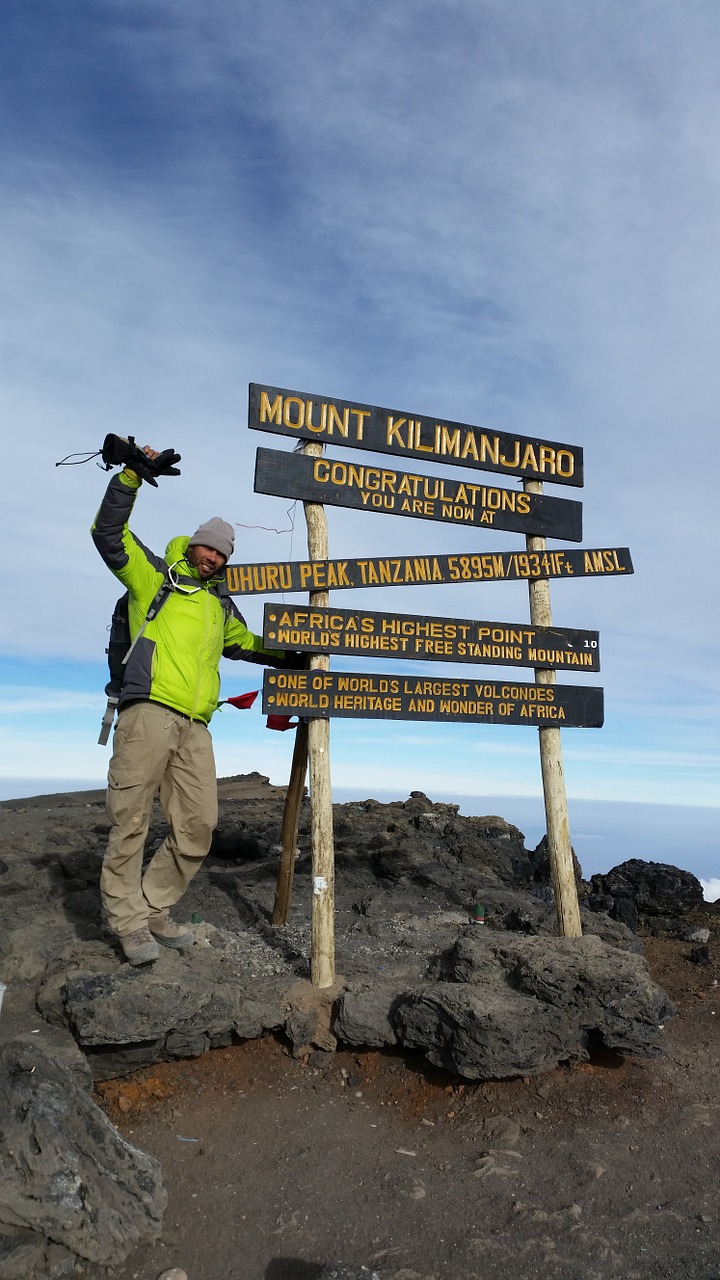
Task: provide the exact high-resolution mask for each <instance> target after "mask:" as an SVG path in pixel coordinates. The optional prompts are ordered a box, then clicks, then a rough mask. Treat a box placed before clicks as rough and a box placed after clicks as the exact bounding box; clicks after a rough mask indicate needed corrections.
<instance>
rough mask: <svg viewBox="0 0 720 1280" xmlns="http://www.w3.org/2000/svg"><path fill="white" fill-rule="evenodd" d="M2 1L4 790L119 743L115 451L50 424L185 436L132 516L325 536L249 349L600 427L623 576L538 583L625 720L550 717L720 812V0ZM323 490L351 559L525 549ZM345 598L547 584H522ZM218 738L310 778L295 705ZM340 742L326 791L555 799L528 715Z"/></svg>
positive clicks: (176, 439) (418, 405)
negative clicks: (256, 419) (288, 466)
mask: <svg viewBox="0 0 720 1280" xmlns="http://www.w3.org/2000/svg"><path fill="white" fill-rule="evenodd" d="M0 35H1V36H2V38H1V39H0V63H1V65H0V110H1V111H2V122H3V136H4V139H5V147H4V152H3V159H2V166H3V173H2V194H1V195H0V232H1V234H0V244H1V245H2V250H1V253H2V262H1V267H0V269H1V272H2V290H3V297H4V307H3V318H2V326H3V341H2V357H1V360H2V379H1V386H0V396H1V397H2V414H3V419H4V423H5V426H4V433H3V434H4V441H5V451H4V474H5V501H4V511H5V538H4V550H5V556H4V560H5V572H4V578H5V596H6V601H8V602H9V603H8V604H6V607H5V609H4V610H3V611H2V623H1V628H2V629H1V631H0V693H1V695H2V704H1V705H2V724H1V725H0V778H2V779H3V787H4V790H5V794H11V793H12V780H13V779H16V780H18V781H19V780H20V779H23V780H27V779H33V778H38V779H43V778H59V777H60V778H67V779H72V778H75V779H78V780H81V779H82V780H93V779H98V780H99V779H102V777H103V776H104V772H105V768H106V764H107V755H106V753H103V751H102V749H101V748H99V747H97V746H96V745H95V737H96V726H97V724H98V723H99V719H100V716H101V714H102V706H103V698H102V685H103V683H104V672H103V666H102V651H103V647H104V644H105V642H106V630H105V628H106V625H107V621H108V616H109V613H110V612H111V609H112V604H113V601H114V599H115V597H116V595H117V591H116V588H115V584H114V582H113V580H112V578H111V576H110V575H109V574H108V573H107V571H106V570H105V569H104V567H103V565H102V564H101V563H100V561H99V559H98V558H97V556H96V553H95V552H94V549H93V548H92V545H91V543H90V541H89V539H88V533H87V530H88V526H89V524H90V521H91V519H92V515H93V513H94V510H95V508H96V506H97V504H98V502H99V499H100V496H101V493H102V490H103V487H104V483H105V476H104V474H103V473H102V472H101V471H99V470H97V468H96V467H95V465H94V464H92V463H91V464H90V465H88V466H85V467H78V468H74V469H71V468H66V469H56V468H55V466H54V464H55V462H56V461H57V460H58V459H59V458H61V457H63V456H64V455H65V454H67V453H69V452H71V451H73V450H88V449H93V448H97V447H98V446H99V444H100V443H101V441H102V438H103V437H104V435H105V434H106V432H108V431H115V432H117V433H119V434H123V435H126V434H128V433H132V434H134V435H136V436H137V438H138V439H139V440H141V441H142V442H146V441H148V442H151V443H153V444H154V445H156V446H157V447H158V448H164V447H166V446H168V445H173V446H174V447H175V448H176V449H177V450H178V451H179V452H180V453H181V454H182V455H183V462H182V476H181V477H180V478H179V479H175V480H168V481H166V482H165V484H161V488H160V489H158V490H157V491H152V492H150V491H149V490H144V491H143V492H142V494H141V496H140V499H139V502H138V505H137V507H136V516H135V528H136V530H137V532H138V534H139V535H140V536H141V537H142V539H143V540H144V541H145V542H147V543H149V544H150V545H152V546H155V547H157V548H159V549H162V547H164V545H165V542H166V541H167V540H168V538H169V536H170V535H172V534H174V533H178V532H191V531H192V529H193V528H195V526H196V525H197V524H198V523H199V522H200V521H201V520H204V519H207V518H208V516H209V515H211V514H216V513H219V514H222V515H223V516H224V517H225V518H227V519H229V520H231V521H233V522H235V523H236V524H237V526H238V529H237V534H238V538H237V554H236V557H235V558H236V559H240V560H270V559H299V558H302V557H303V556H304V554H305V533H304V522H303V517H302V513H301V511H300V510H295V511H290V513H288V507H290V505H291V504H290V503H289V502H286V501H284V500H283V499H277V498H271V497H265V496H262V495H256V494H254V493H253V491H252V473H253V461H254V454H255V449H256V448H257V447H258V445H264V446H268V444H270V445H271V447H277V448H288V447H290V446H289V444H288V443H287V442H284V441H282V440H280V439H277V440H275V441H273V440H271V439H270V438H269V437H267V436H262V437H261V436H260V435H259V434H258V433H255V432H249V431H248V430H247V428H246V402H247V386H248V383H249V382H251V381H255V382H266V383H274V384H278V385H281V386H285V387H291V388H297V389H300V390H308V391H312V392H318V393H320V394H326V395H334V396H339V397H342V398H345V399H354V400H359V401H362V402H365V403H369V404H378V405H386V404H388V405H394V406H402V407H403V408H404V409H407V410H408V411H413V412H416V413H418V414H427V415H429V416H432V415H437V416H442V417H445V418H451V419H455V420H459V421H465V422H471V423H477V424H480V425H483V426H487V427H492V428H495V429H499V430H504V431H512V432H518V433H520V434H526V435H532V436H539V437H541V438H547V439H550V440H557V441H564V442H567V443H570V444H574V445H580V446H582V447H583V449H584V451H585V474H586V484H585V488H584V489H583V490H581V491H578V490H573V491H572V492H569V491H563V490H562V489H560V488H556V489H554V490H553V489H551V488H549V489H548V491H549V492H553V493H554V494H555V495H556V496H566V497H567V496H571V497H573V498H580V499H581V500H582V502H583V508H584V539H583V545H585V546H589V547H593V546H629V547H630V550H631V552H632V555H633V560H634V563H635V575H634V576H633V577H632V578H628V579H626V580H607V581H601V582H598V581H587V580H586V581H578V580H575V581H573V582H564V583H559V584H557V585H556V584H553V586H552V598H553V619H554V622H555V623H556V624H557V625H560V626H572V627H581V628H589V629H597V630H599V631H600V635H601V652H602V672H601V675H600V677H599V678H598V677H592V678H589V677H583V676H577V677H573V678H574V679H576V680H577V681H578V682H582V681H583V679H585V680H587V681H588V682H589V683H601V684H602V685H603V686H604V688H605V706H606V723H605V727H604V728H603V729H601V730H590V729H586V730H580V729H578V730H568V731H567V732H565V733H564V734H563V750H564V756H565V770H566V778H567V787H568V794H569V796H570V799H571V803H572V800H573V798H576V799H578V800H591V801H598V800H600V801H608V802H610V801H622V802H633V803H643V804H648V805H656V804H663V805H672V806H678V805H680V806H709V807H717V806H718V803H720V791H719V789H718V776H719V769H718V757H719V756H720V735H719V733H718V674H717V672H718V663H717V657H716V648H717V635H718V587H717V581H718V574H717V566H716V558H717V547H718V545H719V542H720V538H719V533H720V530H719V529H718V512H719V510H720V502H718V478H717V475H718V472H717V447H716V440H717V421H718V401H719V400H720V395H719V393H718V387H717V355H716V346H717V334H718V331H719V330H720V324H719V321H720V238H719V237H718V232H717V228H718V225H719V224H720V135H719V134H718V130H717V127H716V123H717V120H718V118H719V116H720V13H718V9H717V5H716V4H715V2H714V0H712V2H711V0H707V2H703V0H697V2H694V3H693V4H692V5H687V4H681V3H680V2H679V0H677V2H676V0H665V2H664V3H661V4H658V3H657V2H656V0H652V2H651V0H647V2H642V0H639V2H637V0H629V2H628V3H626V4H623V5H617V4H608V3H596V4H592V5H590V4H582V3H578V2H577V0H564V2H563V0H544V3H543V4H542V5H538V4H537V3H536V0H516V2H515V3H513V4H512V5H508V4H507V3H505V2H504V0H502V2H500V0H497V2H490V0H448V2H446V3H440V4H438V3H435V4H432V5H431V4H426V3H422V2H418V3H414V4H409V3H407V0H405V2H404V3H393V0H383V3H382V4H379V3H373V0H363V2H362V3H359V2H356V0H313V2H312V3H309V2H307V0H265V3H263V4H262V5H258V4H250V3H244V2H242V0H236V2H235V3H232V4H230V3H227V0H203V3H202V4H200V3H199V2H198V0H185V2H184V3H179V2H178V0H143V2H142V3H135V2H134V0H122V3H120V2H117V3H116V2H115V0H102V2H100V0H97V2H93V0H76V2H75V3H73V4H72V5H53V4H47V3H44V4H43V3H34V0H22V2H20V0H6V3H5V5H4V6H3V11H2V15H1V16H0ZM458 474H459V473H457V472H454V471H452V470H451V469H448V475H449V476H453V475H458ZM328 520H329V527H330V547H331V554H332V555H334V556H338V557H340V556H343V555H357V554H360V553H362V554H365V555H379V554H385V553H388V554H401V553H407V552H410V551H414V552H417V553H423V554H428V553H432V552H440V551H453V550H457V551H468V550H476V549H477V550H513V549H519V548H521V546H522V539H521V537H520V536H519V535H514V534H501V533H498V532H494V531H492V530H489V531H487V532H484V531H479V530H465V531H463V530H462V529H460V528H458V529H452V528H447V527H445V526H438V525H436V524H434V523H432V522H424V521H423V522H420V521H417V522H416V521H409V520H405V519H398V518H395V517H389V516H383V515H379V514H378V515H376V514H369V513H358V512H350V511H348V512H345V511H341V510H340V509H338V508H329V509H328ZM291 530H292V531H291ZM338 603H340V604H341V605H342V606H343V607H345V608H348V607H353V605H358V606H359V605H362V607H363V608H372V609H389V610H392V611H398V612H399V611H404V612H413V613H425V614H428V613H431V614H447V615H449V616H456V617H476V618H489V619H497V620H506V621H509V622H517V621H523V620H527V618H528V612H527V608H528V606H527V593H526V589H525V588H524V587H523V586H522V584H508V583H500V584H488V585H482V586H475V587H472V588H467V587H435V588H432V589H429V590H428V589H426V590H422V589H420V588H406V589H403V590H401V591H397V590H396V591H392V590H389V589H384V590H375V591H364V592H362V593H356V595H355V597H353V596H352V593H347V592H344V593H342V598H339V599H338ZM262 604H263V601H262V599H261V598H260V597H252V598H248V600H247V601H246V603H245V606H244V612H245V614H246V617H247V620H248V623H249V625H250V626H251V627H252V628H253V629H255V630H258V629H260V626H261V618H262ZM345 665H346V666H348V667H352V666H353V665H354V664H353V663H352V662H349V663H346V664H345ZM429 665H430V664H428V666H429ZM398 669H399V668H398ZM417 669H419V670H422V669H423V668H422V664H418V668H417ZM431 670H432V672H433V674H436V673H437V670H438V667H437V666H436V664H432V668H431ZM455 670H457V669H455ZM485 670H486V672H488V673H489V670H488V669H485ZM498 674H502V670H500V671H499V672H498ZM255 675H256V673H255ZM527 678H528V679H531V678H532V677H531V674H530V673H529V672H528V675H527ZM224 682H225V690H226V692H227V693H236V692H242V691H244V690H246V689H250V688H254V687H256V684H257V680H256V678H254V674H253V670H252V669H251V668H244V667H241V668H240V669H237V668H230V667H229V665H228V666H227V668H226V670H225V672H224ZM233 717H234V718H233ZM214 735H215V741H216V746H217V754H218V766H219V771H220V773H236V772H247V771H249V770H250V769H258V770H259V771H260V772H261V773H265V774H267V775H269V776H270V778H271V780H272V781H273V782H277V783H282V782H284V781H285V779H286V776H287V772H288V768H289V757H290V751H291V742H290V735H280V734H273V733H269V732H267V731H266V730H265V728H264V720H263V718H262V716H261V715H260V713H259V712H258V711H257V710H254V711H253V712H250V713H243V714H239V713H235V712H230V711H226V712H224V713H223V714H222V717H220V718H218V722H217V725H216V722H214ZM332 741H333V777H334V782H335V784H336V786H337V787H338V788H350V787H352V788H356V789H357V790H359V791H364V792H365V793H367V794H371V793H373V791H374V790H380V789H383V790H385V791H388V790H389V791H394V792H395V793H396V794H397V796H398V798H403V797H404V796H405V795H407V793H408V792H409V790H410V789H413V788H420V789H422V790H425V791H426V792H427V793H428V794H430V795H431V796H434V797H438V798H439V795H440V793H441V792H442V793H452V794H455V795H461V796H466V797H471V798H472V797H474V798H477V797H478V796H483V795H488V796H490V795H492V796H513V795H515V794H518V795H524V796H533V795H534V796H538V795H539V794H540V772H539V763H538V753H537V735H536V733H535V731H534V730H531V729H513V728H505V727H500V726H486V727H484V728H479V727H471V726H468V725H457V726H437V727H432V726H417V725H412V724H397V723H381V722H377V721H346V722H341V721H336V722H335V723H334V724H333V729H332ZM571 826H572V809H571ZM718 871H720V857H719V858H718Z"/></svg>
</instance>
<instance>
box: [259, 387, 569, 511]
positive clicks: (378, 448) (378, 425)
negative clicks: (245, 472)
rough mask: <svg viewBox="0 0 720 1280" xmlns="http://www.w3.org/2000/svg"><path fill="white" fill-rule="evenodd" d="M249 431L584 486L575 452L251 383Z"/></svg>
mask: <svg viewBox="0 0 720 1280" xmlns="http://www.w3.org/2000/svg"><path fill="white" fill-rule="evenodd" d="M248 426H250V427H251V428H252V429H253V430H255V431H270V432H273V433H274V434H275V435H281V436H291V437H292V438H294V439H295V440H298V439H300V440H315V441H319V442H320V443H322V444H328V443H330V444H338V445H344V446H348V447H350V448H354V449H368V450H370V451H371V452H373V453H391V454H394V455H395V456H396V457H401V458H421V459H423V460H424V461H425V462H434V463H437V462H440V463H446V464H449V465H451V466H454V467H472V468H473V469H474V470H476V471H499V472H502V473H503V474H504V475H509V476H525V477H527V478H528V479H532V480H547V481H550V482H552V483H553V484H568V485H575V486H577V487H580V486H582V484H583V453H582V449H580V448H578V447H577V446H575V445H567V444H558V443H557V442H555V441H550V440H539V439H537V438H535V437H534V436H518V435H513V434H512V433H511V432H505V431H493V430H489V429H488V428H485V427H474V426H470V425H468V424H467V423H464V422H450V421H448V420H447V419H444V418H428V417H426V416H423V415H419V414H416V413H412V414H410V413H407V412H398V411H397V410H394V409H381V408H378V407H377V406H375V405H367V404H359V403H357V401H355V400H338V399H336V398H335V397H330V396H317V395H311V394H309V392H306V391H288V390H286V389H285V388H284V387H269V386H263V385H261V384H259V383H256V382H251V383H250V389H249V407H248Z"/></svg>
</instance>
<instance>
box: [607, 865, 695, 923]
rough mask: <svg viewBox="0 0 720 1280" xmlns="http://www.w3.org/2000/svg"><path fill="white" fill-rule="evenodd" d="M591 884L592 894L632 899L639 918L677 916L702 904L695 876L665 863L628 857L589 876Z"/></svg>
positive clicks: (615, 898)
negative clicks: (609, 868) (606, 869)
mask: <svg viewBox="0 0 720 1280" xmlns="http://www.w3.org/2000/svg"><path fill="white" fill-rule="evenodd" d="M591 885H592V890H593V893H594V894H600V895H606V896H609V897H611V898H612V899H613V900H618V899H623V898H628V897H630V898H632V899H634V902H635V906H636V907H637V910H638V911H639V913H640V915H646V916H680V915H686V914H687V913H688V912H691V911H702V910H703V908H704V907H705V905H706V903H705V898H704V894H703V887H702V885H701V883H700V881H699V880H698V878H697V876H694V875H693V874H692V872H691V871H681V870H680V868H679V867H673V866H670V865H669V864H668V863H665V862H644V861H643V860H642V859H641V858H630V859H628V861H627V862H621V863H619V865H618V866H616V867H613V868H612V870H610V871H608V872H607V873H606V874H605V875H597V876H593V878H592V881H591ZM616 918H622V917H621V916H619V917H616Z"/></svg>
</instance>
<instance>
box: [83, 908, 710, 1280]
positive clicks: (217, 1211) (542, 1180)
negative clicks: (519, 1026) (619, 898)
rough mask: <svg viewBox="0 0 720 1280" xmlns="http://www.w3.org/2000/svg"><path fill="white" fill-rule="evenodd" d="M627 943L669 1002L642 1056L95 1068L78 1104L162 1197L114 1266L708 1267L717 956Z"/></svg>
mask: <svg viewBox="0 0 720 1280" xmlns="http://www.w3.org/2000/svg"><path fill="white" fill-rule="evenodd" d="M712 923H713V924H715V921H713V922H712ZM646 945H647V955H648V960H649V962H650V964H651V967H652V970H653V974H654V976H655V978H656V979H657V980H658V981H659V982H660V983H661V985H663V986H664V987H665V989H666V990H667V991H668V993H669V994H670V995H671V997H672V998H673V999H674V1000H675V1001H677V1002H678V1006H679V1013H678V1016H677V1017H676V1018H675V1019H673V1021H672V1023H671V1024H670V1027H669V1029H668V1032H669V1039H670V1046H671V1047H670V1052H669V1054H668V1055H667V1057H665V1058H663V1059H661V1060H658V1061H657V1062H653V1063H646V1062H640V1061H638V1060H633V1059H628V1060H625V1061H622V1060H619V1059H617V1060H609V1059H608V1058H607V1057H606V1058H605V1059H604V1060H596V1061H595V1062H593V1063H592V1064H586V1065H582V1066H578V1067H576V1068H574V1069H568V1070H558V1071H555V1072H552V1073H549V1074H547V1075H545V1076H542V1077H538V1078H534V1079H532V1080H525V1081H523V1080H515V1081H511V1082H504V1083H503V1082H494V1083H489V1084H480V1085H473V1084H470V1083H465V1084H463V1083H462V1082H460V1081H459V1080H456V1079H454V1080H450V1079H449V1078H448V1077H447V1076H444V1075H442V1074H441V1073H439V1072H435V1071H434V1070H433V1069H432V1068H429V1067H428V1066H427V1064H426V1063H425V1062H424V1060H421V1059H419V1058H418V1059H412V1058H409V1057H408V1056H407V1055H404V1056H399V1055H398V1056H396V1055H393V1054H390V1053H386V1054H378V1053H366V1054H358V1053H342V1052H341V1053H338V1054H336V1055H334V1056H331V1057H330V1058H329V1060H328V1062H327V1063H326V1064H325V1065H317V1064H314V1063H313V1061H312V1060H311V1061H310V1062H309V1063H307V1064H304V1063H301V1062H299V1061H296V1060H294V1059H293V1058H292V1057H290V1056H289V1054H288V1052H287V1049H286V1048H285V1047H284V1046H283V1045H282V1044H280V1043H279V1042H277V1041H275V1040H272V1039H264V1040H262V1041H254V1042H248V1043H246V1044H244V1045H242V1046H238V1047H236V1048H232V1049H223V1050H216V1051H215V1052H214V1053H211V1054H207V1055H205V1056H204V1057H203V1058H199V1059H195V1060H193V1061H190V1062H188V1061H183V1062H180V1063H177V1064H170V1065H168V1064H166V1065H164V1066H161V1067H160V1066H159V1067H155V1068H152V1069H148V1070H146V1071H145V1072H143V1073H141V1074H140V1075H138V1076H135V1077H133V1078H132V1079H130V1080H127V1081H123V1080H114V1081H109V1082H107V1083H106V1084H104V1085H103V1086H101V1088H100V1089H99V1091H98V1100H99V1101H100V1102H101V1104H102V1105H103V1106H105V1108H106V1109H107V1110H108V1112H109V1114H110V1115H111V1118H112V1119H113V1121H114V1122H115V1123H116V1124H117V1125H118V1127H119V1128H120V1130H121V1132H122V1133H123V1134H124V1135H125V1136H126V1137H127V1138H128V1139H129V1140H130V1141H132V1142H133V1143H135V1144H136V1145H138V1146H139V1147H141V1148H142V1149H144V1150H146V1151H149V1152H151V1153H152V1154H153V1155H155V1156H157V1157H158V1158H159V1159H160V1161H161V1163H162V1166H163V1170H164V1176H165V1182H166V1185H167V1188H168V1192H169V1204H168V1209H167V1212H166V1216H165V1224H164V1232H163V1239H162V1242H161V1243H159V1244H158V1245H157V1246H154V1247H153V1248H150V1249H143V1250H138V1251H137V1252H136V1253H134V1254H133V1255H132V1256H131V1257H130V1258H129V1259H128V1262H127V1263H126V1265H125V1266H124V1267H123V1268H121V1269H117V1270H115V1271H113V1272H111V1273H110V1275H111V1277H112V1280H155V1277H157V1276H158V1275H159V1274H160V1273H161V1272H162V1271H163V1270H164V1269H166V1268H169V1267H172V1266H176V1267H182V1268H183V1269H184V1270H185V1271H186V1272H187V1275H188V1277H189V1280H234V1278H237V1280H310V1278H311V1277H315V1276H317V1275H318V1273H319V1271H320V1268H321V1266H322V1265H324V1264H327V1263H332V1262H345V1263H346V1264H353V1265H355V1266H357V1265H359V1264H361V1263H362V1264H365V1265H366V1266H368V1267H369V1268H370V1269H376V1270H377V1271H378V1272H379V1274H380V1275H381V1277H382V1280H446V1278H447V1280H450V1278H451V1277H452V1280H474V1278H475V1277H477V1280H480V1278H482V1280H508V1277H512V1280H531V1277H553V1278H555V1280H576V1278H577V1280H579V1278H580V1277H582V1278H583V1280H611V1278H613V1280H614V1278H616V1277H617V1280H646V1278H648V1277H653V1278H655V1277H670V1278H672V1280H680V1278H681V1277H682V1278H683V1280H718V1277H720V1177H719V1173H720V1170H719V1163H720V1161H719V1152H718V1141H717V1132H718V1125H719V1123H720V1096H719V1095H718V1066H719V1065H720V1063H719V1053H718V1049H719V1041H720V1035H719V1033H718V1025H717V1024H718V1021H720V996H718V988H717V985H716V980H717V976H718V975H717V968H716V967H713V966H711V967H709V968H708V967H699V966H697V965H694V964H692V963H690V961H689V960H688V953H689V948H688V945H687V944H684V943H682V942H679V941H677V940H674V939H673V940H659V939H649V940H648V941H647V944H646ZM713 950H714V949H712V948H711V954H712V953H713ZM714 983H715V985H713V984H714ZM102 1274H103V1276H105V1275H106V1274H107V1273H105V1272H103V1273H102Z"/></svg>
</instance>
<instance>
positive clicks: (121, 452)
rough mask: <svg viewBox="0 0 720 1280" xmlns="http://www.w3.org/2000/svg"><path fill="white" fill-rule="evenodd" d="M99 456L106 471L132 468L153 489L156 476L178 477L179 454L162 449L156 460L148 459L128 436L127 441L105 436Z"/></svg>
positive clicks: (121, 438) (117, 437)
mask: <svg viewBox="0 0 720 1280" xmlns="http://www.w3.org/2000/svg"><path fill="white" fill-rule="evenodd" d="M101 456H102V460H103V462H104V463H105V469H106V470H107V471H109V470H110V468H111V467H121V466H125V467H132V469H133V471H135V472H136V474H137V475H139V476H140V478H141V480H147V482H148V484H151V485H154V487H155V488H157V480H156V478H155V477H156V476H179V475H180V472H179V471H178V469H177V467H176V466H175V463H176V462H179V461H180V454H179V453H176V452H175V450H174V449H164V450H163V452H162V453H161V454H159V456H158V457H157V458H148V456H147V454H146V453H143V451H142V449H141V448H140V447H139V446H138V445H136V443H135V438H134V437H133V436H128V438H127V440H125V439H123V437H122V436H115V435H108V436H106V437H105V439H104V441H103V447H102V450H101Z"/></svg>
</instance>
